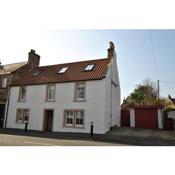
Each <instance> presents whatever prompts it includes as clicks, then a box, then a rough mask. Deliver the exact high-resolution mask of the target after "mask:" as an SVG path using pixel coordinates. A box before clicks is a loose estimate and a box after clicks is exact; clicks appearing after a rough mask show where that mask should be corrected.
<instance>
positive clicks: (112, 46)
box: [108, 41, 114, 59]
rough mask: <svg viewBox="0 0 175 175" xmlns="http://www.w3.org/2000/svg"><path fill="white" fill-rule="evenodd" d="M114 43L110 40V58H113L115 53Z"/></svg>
mask: <svg viewBox="0 0 175 175" xmlns="http://www.w3.org/2000/svg"><path fill="white" fill-rule="evenodd" d="M113 52H114V43H113V42H112V41H110V42H109V49H108V58H109V59H111V58H112V57H113V56H114V55H113Z"/></svg>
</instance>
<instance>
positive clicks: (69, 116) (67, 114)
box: [65, 111, 74, 126]
mask: <svg viewBox="0 0 175 175" xmlns="http://www.w3.org/2000/svg"><path fill="white" fill-rule="evenodd" d="M65 117H66V120H65V125H67V126H73V123H74V122H73V119H74V116H73V111H66V112H65Z"/></svg>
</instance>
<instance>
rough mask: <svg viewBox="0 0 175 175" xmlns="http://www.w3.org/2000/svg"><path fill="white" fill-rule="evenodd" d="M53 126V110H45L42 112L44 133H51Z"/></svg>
mask: <svg viewBox="0 0 175 175" xmlns="http://www.w3.org/2000/svg"><path fill="white" fill-rule="evenodd" d="M52 125H53V110H50V109H49V110H45V112H44V128H43V129H44V131H46V132H51V131H52Z"/></svg>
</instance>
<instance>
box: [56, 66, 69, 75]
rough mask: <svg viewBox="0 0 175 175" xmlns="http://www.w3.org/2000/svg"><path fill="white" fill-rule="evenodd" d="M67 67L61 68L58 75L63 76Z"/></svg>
mask: <svg viewBox="0 0 175 175" xmlns="http://www.w3.org/2000/svg"><path fill="white" fill-rule="evenodd" d="M68 68H69V67H62V68H61V69H60V70H59V72H58V73H59V74H63V73H65V72H66V71H67V69H68Z"/></svg>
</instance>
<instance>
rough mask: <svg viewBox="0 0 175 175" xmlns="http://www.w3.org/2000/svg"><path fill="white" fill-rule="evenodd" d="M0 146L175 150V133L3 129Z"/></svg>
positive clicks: (0, 134)
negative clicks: (94, 132)
mask: <svg viewBox="0 0 175 175" xmlns="http://www.w3.org/2000/svg"><path fill="white" fill-rule="evenodd" d="M19 136H20V137H19ZM15 140H16V141H15ZM17 140H18V141H17ZM0 145H14V146H15V145H28V146H31V145H35V146H36V145H39V146H41V145H45V146H49V145H50V146H51V145H53V146H54V145H55V146H56V145H62V146H63V145H64V146H68V145H70V146H83V145H84V146H117V145H119V146H122V145H135V146H175V131H165V130H151V129H138V128H117V127H116V128H113V129H112V130H111V131H110V132H108V133H107V134H94V135H93V137H90V135H89V134H83V133H64V132H42V131H31V130H30V131H28V132H27V133H25V132H24V130H20V129H6V128H1V129H0Z"/></svg>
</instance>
